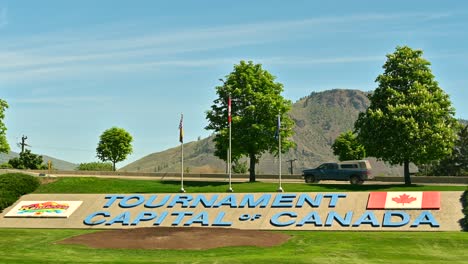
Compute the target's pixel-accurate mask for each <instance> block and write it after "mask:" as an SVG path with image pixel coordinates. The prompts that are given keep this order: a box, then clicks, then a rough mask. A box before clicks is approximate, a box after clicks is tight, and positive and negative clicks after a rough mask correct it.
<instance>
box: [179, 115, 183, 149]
mask: <svg viewBox="0 0 468 264" xmlns="http://www.w3.org/2000/svg"><path fill="white" fill-rule="evenodd" d="M183 122H184V114H180V123H179V142H180V143H184V124H183Z"/></svg>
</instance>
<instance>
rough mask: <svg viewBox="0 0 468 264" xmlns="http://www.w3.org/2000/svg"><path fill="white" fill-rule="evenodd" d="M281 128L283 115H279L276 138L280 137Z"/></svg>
mask: <svg viewBox="0 0 468 264" xmlns="http://www.w3.org/2000/svg"><path fill="white" fill-rule="evenodd" d="M280 128H281V117H280V115H278V122H277V123H276V131H275V139H276V140H278V139H279V133H280Z"/></svg>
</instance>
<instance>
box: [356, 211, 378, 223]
mask: <svg viewBox="0 0 468 264" xmlns="http://www.w3.org/2000/svg"><path fill="white" fill-rule="evenodd" d="M361 224H370V225H372V227H379V226H380V225H379V221H377V218H375V215H374V212H372V211H366V212H365V213H364V214H363V215H362V216H361V218H359V220H357V221H356V222H355V223H354V224H353V226H360V225H361Z"/></svg>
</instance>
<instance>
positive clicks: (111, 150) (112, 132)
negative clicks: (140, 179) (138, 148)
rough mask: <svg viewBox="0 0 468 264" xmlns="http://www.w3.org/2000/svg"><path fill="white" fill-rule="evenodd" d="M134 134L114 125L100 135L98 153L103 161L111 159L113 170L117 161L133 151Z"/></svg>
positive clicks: (122, 159)
mask: <svg viewBox="0 0 468 264" xmlns="http://www.w3.org/2000/svg"><path fill="white" fill-rule="evenodd" d="M132 140H133V138H132V136H131V135H130V133H128V132H127V131H125V129H123V128H118V127H112V128H109V129H108V130H106V131H104V132H103V133H102V135H101V137H100V140H99V143H98V146H97V148H96V153H97V157H98V159H100V160H101V161H103V162H105V161H111V162H112V170H114V171H115V163H117V162H120V161H124V160H125V159H126V158H127V156H128V155H129V154H131V153H132V151H133V148H132Z"/></svg>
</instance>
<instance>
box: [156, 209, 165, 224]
mask: <svg viewBox="0 0 468 264" xmlns="http://www.w3.org/2000/svg"><path fill="white" fill-rule="evenodd" d="M166 216H167V212H166V211H164V212H162V213H161V215H160V216H159V218H158V219H156V221H154V223H153V225H155V226H158V225H160V224H161V223H162V221H164V219H166Z"/></svg>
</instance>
